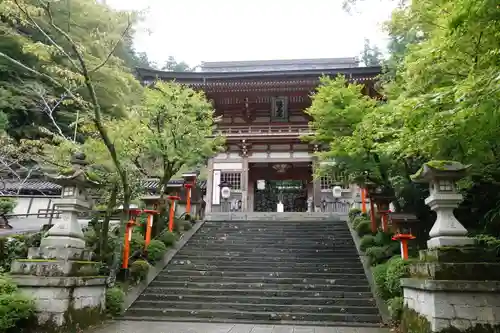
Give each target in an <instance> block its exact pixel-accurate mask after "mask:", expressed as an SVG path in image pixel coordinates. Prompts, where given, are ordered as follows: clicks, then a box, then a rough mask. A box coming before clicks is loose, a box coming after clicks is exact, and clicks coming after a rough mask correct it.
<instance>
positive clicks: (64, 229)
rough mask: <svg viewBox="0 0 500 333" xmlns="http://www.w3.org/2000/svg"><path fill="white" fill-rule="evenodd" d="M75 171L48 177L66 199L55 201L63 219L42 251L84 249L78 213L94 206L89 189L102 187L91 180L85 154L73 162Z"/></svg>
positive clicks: (46, 240)
mask: <svg viewBox="0 0 500 333" xmlns="http://www.w3.org/2000/svg"><path fill="white" fill-rule="evenodd" d="M71 164H72V169H71V172H69V173H68V174H58V175H46V178H47V179H48V180H50V181H51V182H53V183H56V184H58V185H61V187H62V190H61V192H62V197H61V198H60V199H57V200H54V205H55V206H56V207H57V209H58V210H59V211H61V218H60V219H58V220H56V222H55V223H54V225H53V226H52V228H50V229H49V231H48V232H47V234H46V236H45V237H44V238H43V239H42V241H41V243H40V247H41V248H61V249H67V248H70V249H82V250H83V249H84V248H85V238H84V235H83V231H82V227H81V226H80V223H79V222H78V214H79V213H80V212H85V211H88V210H89V209H90V208H91V207H92V201H91V200H89V197H88V194H87V188H89V187H95V186H98V185H99V184H98V183H97V182H95V181H93V180H90V179H89V178H88V175H87V173H86V172H85V170H84V168H85V166H86V165H87V162H86V161H85V154H83V153H76V154H75V155H73V157H72V159H71Z"/></svg>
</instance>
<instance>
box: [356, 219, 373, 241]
mask: <svg viewBox="0 0 500 333" xmlns="http://www.w3.org/2000/svg"><path fill="white" fill-rule="evenodd" d="M356 232H357V233H358V236H359V237H363V236H364V235H368V234H371V233H372V227H371V223H370V221H362V222H360V223H359V224H358V225H357V226H356Z"/></svg>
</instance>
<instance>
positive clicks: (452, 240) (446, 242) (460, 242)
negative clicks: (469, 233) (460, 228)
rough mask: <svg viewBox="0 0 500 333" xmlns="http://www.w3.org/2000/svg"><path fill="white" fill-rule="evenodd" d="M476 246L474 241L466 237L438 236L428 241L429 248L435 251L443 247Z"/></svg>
mask: <svg viewBox="0 0 500 333" xmlns="http://www.w3.org/2000/svg"><path fill="white" fill-rule="evenodd" d="M472 244H474V240H473V239H472V238H469V237H464V236H438V237H433V238H431V239H429V240H428V241H427V247H428V248H429V249H433V248H436V247H443V246H466V245H472Z"/></svg>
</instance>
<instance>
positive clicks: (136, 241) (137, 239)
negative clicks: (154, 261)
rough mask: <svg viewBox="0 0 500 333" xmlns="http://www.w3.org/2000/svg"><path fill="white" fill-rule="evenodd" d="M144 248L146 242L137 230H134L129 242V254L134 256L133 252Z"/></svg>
mask: <svg viewBox="0 0 500 333" xmlns="http://www.w3.org/2000/svg"><path fill="white" fill-rule="evenodd" d="M145 246H146V241H145V240H144V236H143V235H142V234H141V232H140V230H139V229H138V228H134V231H133V232H132V238H131V240H130V254H134V252H137V251H142V250H144V247H145Z"/></svg>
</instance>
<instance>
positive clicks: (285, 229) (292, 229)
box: [200, 226, 349, 234]
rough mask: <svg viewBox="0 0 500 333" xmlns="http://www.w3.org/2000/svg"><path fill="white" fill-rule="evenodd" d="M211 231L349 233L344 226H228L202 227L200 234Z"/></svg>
mask: <svg viewBox="0 0 500 333" xmlns="http://www.w3.org/2000/svg"><path fill="white" fill-rule="evenodd" d="M211 231H217V232H245V233H249V234H258V233H265V232H284V233H288V232H292V233H299V232H302V233H307V232H311V233H318V232H321V231H327V232H332V233H333V232H347V231H349V228H347V227H346V226H338V227H296V226H293V227H270V226H255V227H252V226H228V227H222V228H221V227H216V226H214V227H206V226H203V229H201V230H200V232H211Z"/></svg>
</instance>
